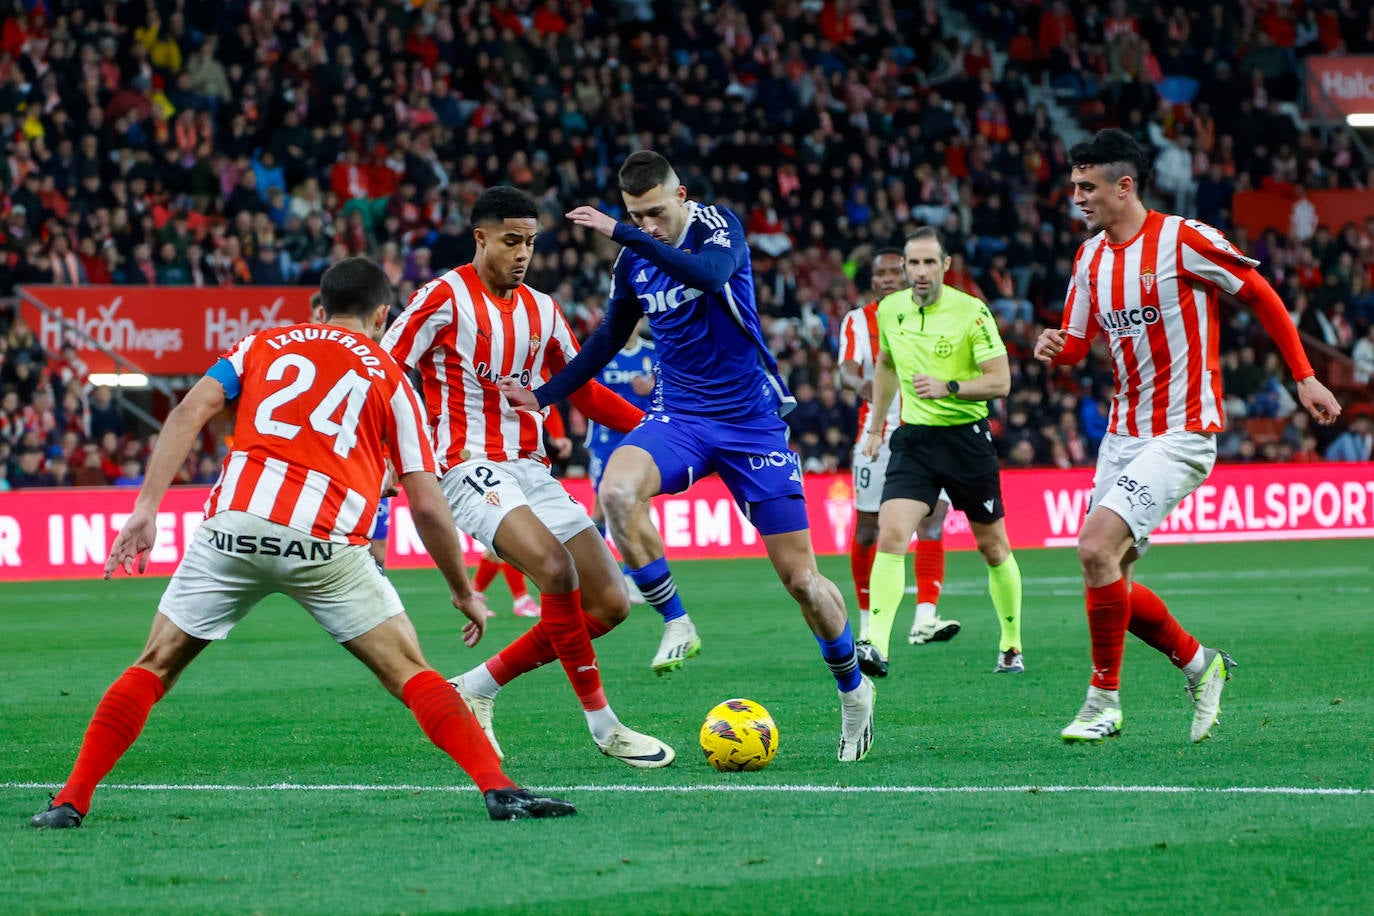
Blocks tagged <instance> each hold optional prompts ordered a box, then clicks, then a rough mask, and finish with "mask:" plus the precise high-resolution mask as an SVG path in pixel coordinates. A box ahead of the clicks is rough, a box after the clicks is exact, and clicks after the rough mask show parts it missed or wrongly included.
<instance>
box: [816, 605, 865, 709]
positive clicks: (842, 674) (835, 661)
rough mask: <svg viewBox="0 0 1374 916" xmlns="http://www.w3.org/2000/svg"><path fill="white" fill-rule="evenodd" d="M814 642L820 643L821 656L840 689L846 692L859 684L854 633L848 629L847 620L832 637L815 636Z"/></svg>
mask: <svg viewBox="0 0 1374 916" xmlns="http://www.w3.org/2000/svg"><path fill="white" fill-rule="evenodd" d="M816 642H818V643H820V644H821V658H823V659H825V663H826V664H827V665H829V666H830V673H831V674H833V675H835V683H836V684H839V685H840V691H841V692H843V693H848V692H849V691H851V690H854V689H855V688H857V687H858V686H859V679H860V675H859V657H858V656H857V655H855V654H854V634H853V632H852V631H850V629H849V621H845V624H844V630H843V631H842V632H841V633H840V635H839V636H836V637H835V638H834V639H822V638H821V637H819V636H817V637H816Z"/></svg>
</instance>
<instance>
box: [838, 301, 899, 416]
mask: <svg viewBox="0 0 1374 916" xmlns="http://www.w3.org/2000/svg"><path fill="white" fill-rule="evenodd" d="M846 361H853V362H855V363H858V365H859V378H860V379H862V380H863V381H865V382H872V381H873V378H874V376H875V375H876V374H877V367H878V300H876V299H875V300H873V301H872V302H870V303H868V304H867V305H865V306H863V307H861V308H856V309H851V310H850V311H849V313H848V314H846V315H845V316H844V320H843V321H842V322H840V362H842V363H843V362H846ZM872 409H873V405H872V403H871V402H869V401H867V400H864V399H863V398H860V399H859V428H858V431H857V432H856V433H855V434H854V438H855V441H856V442H857V441H858V440H860V439H862V438H863V436H864V431H865V430H867V429H868V425H867V424H868V412H869V411H870V410H872ZM901 423H902V399H901V398H893V399H892V406H891V407H890V408H889V409H888V411H887V420H886V421H885V422H884V424H883V439H884V440H886V439H887V437H888V436H889V435H890V434H891V433H892V431H893V430H894V429H896V428H897V427H898V426H900V425H901Z"/></svg>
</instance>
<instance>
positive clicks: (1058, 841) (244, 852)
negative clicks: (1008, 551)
mask: <svg viewBox="0 0 1374 916" xmlns="http://www.w3.org/2000/svg"><path fill="white" fill-rule="evenodd" d="M1018 558H1019V561H1020V564H1021V568H1022V571H1023V574H1024V576H1025V580H1026V600H1025V614H1024V621H1025V624H1024V629H1025V641H1026V659H1027V666H1028V669H1027V672H1026V673H1025V674H1024V675H1022V676H1007V675H996V676H994V675H993V674H992V673H991V669H992V665H993V662H994V654H995V650H996V648H997V646H996V622H995V620H994V618H993V614H992V612H991V609H990V605H989V603H988V600H987V595H986V573H985V571H984V569H983V567H982V564H981V561H980V560H979V558H978V557H977V556H976V555H974V554H967V553H960V554H951V555H950V557H949V569H948V575H947V577H946V578H947V582H948V583H949V584H948V587H947V589H946V592H945V596H944V599H943V601H942V603H941V613H942V614H943V615H944V616H946V617H952V618H955V619H958V620H961V621H962V622H963V625H964V629H963V632H962V633H960V635H959V636H958V637H957V638H956V639H955V640H953V641H952V642H949V643H945V644H937V645H931V646H923V647H911V646H907V645H906V644H905V641H904V640H899V642H900V645H898V646H895V647H894V652H893V670H892V674H891V676H890V677H888V678H887V679H886V680H884V681H880V682H879V683H878V688H879V690H878V707H877V710H878V714H877V732H876V735H877V737H876V743H875V746H874V749H873V751H872V752H871V753H870V754H869V756H868V758H867V759H866V760H864V761H863V762H861V763H859V764H849V765H841V764H839V763H838V762H836V760H835V744H836V739H837V737H838V727H839V725H838V722H839V714H838V704H837V699H836V696H835V691H834V687H833V682H832V681H831V680H830V677H829V675H828V673H827V672H826V670H825V668H824V666H823V664H822V663H821V661H820V658H819V655H818V652H817V648H816V644H815V642H814V640H813V639H812V637H811V636H810V634H809V633H808V632H807V631H806V628H805V627H804V625H803V624H802V622H801V620H800V616H799V614H798V612H797V610H796V608H795V606H794V605H793V604H792V602H791V601H790V600H789V599H788V597H787V595H786V594H785V592H783V590H782V588H781V586H780V585H779V584H778V583H777V581H776V579H775V578H774V577H773V574H772V572H771V570H770V569H769V568H768V567H767V565H766V564H765V563H764V562H762V561H743V560H742V561H732V562H698V563H687V562H682V563H678V564H676V566H675V569H676V573H677V577H678V582H679V585H680V587H681V590H682V593H683V595H684V597H685V599H686V601H687V603H688V606H689V608H690V610H691V612H692V616H693V618H694V619H695V620H696V621H697V625H698V628H699V630H700V631H701V633H702V637H703V639H704V642H705V646H704V649H703V651H702V654H701V655H700V656H699V657H698V658H697V659H694V660H693V661H691V662H689V663H688V665H687V667H686V669H685V670H684V671H682V672H679V673H678V674H676V675H674V676H672V677H670V678H663V679H660V678H656V677H654V676H653V674H652V673H651V672H650V670H649V667H648V662H649V659H650V657H651V656H652V655H653V651H654V649H655V647H656V646H657V642H658V636H659V632H660V626H659V624H658V618H657V617H656V615H654V613H653V611H652V610H650V609H648V608H638V609H636V610H635V612H634V614H633V615H632V616H631V618H630V620H629V621H628V622H627V623H626V624H625V625H624V626H622V627H621V628H619V629H618V630H617V631H615V632H614V633H612V634H610V635H609V636H607V637H606V638H604V639H602V640H599V641H598V643H597V648H598V653H599V655H600V658H601V667H602V674H603V677H604V679H605V682H606V685H607V691H608V694H609V696H610V698H611V701H612V703H613V705H614V706H615V708H616V710H617V711H618V712H619V714H620V715H621V717H622V718H623V719H624V720H625V721H626V722H628V723H630V724H631V725H633V726H635V727H637V728H640V729H642V730H646V731H651V732H653V733H655V734H657V735H659V736H660V737H662V738H664V739H665V740H668V741H669V742H670V743H672V744H674V745H675V746H676V748H677V750H678V752H679V756H678V760H677V762H676V763H675V764H674V765H673V766H672V767H671V768H669V769H667V770H664V771H653V772H639V771H632V770H630V769H628V768H626V767H624V766H623V765H621V764H619V763H617V762H615V761H612V760H610V759H608V758H606V757H603V756H602V755H600V754H598V753H597V752H596V750H595V748H594V746H593V745H592V743H591V740H590V738H589V736H588V734H587V731H586V728H585V725H584V724H583V721H582V716H581V713H580V711H579V709H578V706H577V703H576V700H575V698H574V697H573V694H572V691H571V689H570V688H569V687H568V684H567V681H566V679H565V678H564V676H563V674H562V672H561V670H560V669H559V668H558V667H557V666H549V667H548V668H545V669H541V670H540V671H536V672H534V673H532V674H530V675H527V676H526V677H524V678H521V679H520V680H518V681H517V682H515V683H514V684H513V685H512V686H511V687H510V688H509V689H507V690H506V691H505V692H504V693H503V694H502V696H501V698H500V699H499V700H498V701H497V706H496V727H497V733H498V735H499V736H500V738H501V742H502V744H503V745H504V748H505V751H506V753H507V761H506V763H507V770H508V772H509V773H510V774H511V775H512V776H513V777H514V778H515V779H517V780H519V781H520V782H521V783H523V784H527V785H530V786H534V787H541V788H549V789H557V791H558V792H559V794H561V795H564V796H565V797H567V798H569V799H571V800H573V801H574V802H576V803H577V804H578V806H579V808H580V811H581V813H580V815H579V816H578V817H576V818H571V819H565V820H553V821H538V822H518V823H499V824H498V823H492V822H490V821H488V820H487V819H486V814H485V810H484V808H483V806H482V804H481V800H480V798H479V797H478V795H477V793H476V791H475V790H474V789H472V788H471V787H470V786H469V784H468V783H467V781H466V778H465V777H464V776H463V774H462V773H461V772H460V771H459V770H457V768H456V767H454V766H453V765H452V763H451V761H449V760H448V758H447V757H445V756H443V755H442V754H441V753H440V752H439V751H438V750H436V749H435V748H434V747H432V746H431V745H430V744H429V743H428V742H427V741H426V740H425V739H424V737H423V735H422V734H421V733H420V731H419V729H418V728H417V727H416V725H415V722H414V720H413V719H412V718H411V716H410V714H409V713H408V712H407V711H406V710H405V709H404V708H402V707H401V706H400V704H398V703H396V702H395V701H394V700H393V699H391V698H390V697H389V696H387V695H386V694H385V693H384V692H383V691H382V690H381V688H380V687H379V686H378V685H377V684H376V682H375V681H373V680H372V678H371V676H370V675H369V674H368V672H367V671H366V669H364V668H363V667H362V666H361V665H360V664H358V662H356V661H355V660H354V659H353V658H352V657H351V656H349V655H348V654H347V653H346V652H344V651H342V650H340V649H339V648H338V647H337V646H334V645H333V644H332V642H331V641H330V639H329V638H328V636H327V635H325V634H324V633H323V631H321V630H319V629H318V628H317V627H316V626H315V624H314V623H313V622H312V621H311V620H310V619H309V618H308V616H306V615H305V614H304V612H302V611H300V610H299V609H298V608H297V607H296V606H295V605H293V604H291V603H289V602H288V601H286V600H285V599H280V598H274V599H271V600H269V601H268V602H266V603H264V604H263V605H262V606H260V607H259V608H258V609H257V610H256V611H255V612H254V613H253V614H252V615H251V616H250V617H249V618H248V620H247V621H246V622H245V623H244V624H243V625H242V626H241V627H240V628H239V629H238V630H237V631H236V632H235V633H234V634H233V635H232V637H231V638H230V639H229V640H228V641H227V642H226V643H224V644H222V645H217V646H213V647H211V648H210V649H209V650H207V651H206V653H205V654H204V655H203V656H202V657H201V658H200V659H199V660H198V661H197V662H196V663H195V664H194V665H192V667H191V668H190V670H189V671H188V672H187V674H186V675H185V676H184V677H183V679H182V681H181V683H180V684H178V685H177V687H176V689H175V690H173V691H172V692H171V693H170V694H169V695H168V697H167V698H166V699H164V700H163V701H162V702H161V703H160V704H158V706H157V707H155V708H154V710H153V713H152V716H151V718H150V719H149V723H148V727H147V729H146V730H145V731H144V734H143V737H142V739H141V740H140V741H139V742H138V743H137V744H136V745H134V747H133V749H132V750H131V751H130V752H129V753H128V754H127V755H126V756H125V758H124V759H123V760H122V761H121V762H120V764H119V766H118V767H117V768H116V769H115V771H114V773H112V774H111V776H110V778H109V779H108V781H107V784H106V785H105V786H103V787H102V788H101V789H100V790H99V791H98V792H97V793H96V797H95V805H94V808H93V810H92V812H91V814H90V816H89V817H88V818H87V821H86V823H85V825H84V826H83V827H82V828H81V829H80V830H75V831H36V830H30V829H29V828H28V826H27V821H28V818H29V816H31V815H32V814H33V813H35V812H36V811H38V810H39V809H40V808H41V807H42V806H43V804H44V802H45V801H46V799H47V793H48V791H50V790H51V789H52V788H53V787H55V785H56V784H57V783H59V782H60V781H61V780H62V779H63V778H64V777H65V776H66V774H67V771H68V769H69V768H70V765H71V762H72V759H73V757H74V755H75V752H76V748H77V746H78V744H79V742H80V738H81V732H82V729H83V728H84V727H85V723H86V721H87V719H88V718H89V716H90V713H91V711H92V709H93V708H94V705H95V703H96V701H97V699H98V698H99V696H100V693H101V692H102V691H103V690H104V688H105V687H106V686H107V685H108V684H109V682H110V681H111V680H112V679H113V678H114V677H115V676H116V675H117V674H118V673H119V672H120V671H121V670H122V669H123V668H124V667H126V666H127V665H128V664H129V663H130V662H131V661H132V659H133V658H134V656H135V655H136V653H137V651H138V649H139V647H140V646H141V645H142V642H143V639H144V637H145V635H146V632H147V626H148V622H149V619H150V616H151V613H152V608H153V607H154V605H155V603H156V600H157V596H158V595H159V594H160V591H161V587H162V581H161V580H155V579H149V580H138V579H135V580H129V579H122V578H121V579H120V580H118V581H115V582H109V583H104V582H63V583H44V584H19V585H14V584H10V585H5V586H3V588H2V589H0V595H3V598H0V668H2V669H3V671H4V674H5V677H4V690H3V691H0V735H3V742H2V743H0V747H3V749H4V753H3V755H0V810H2V811H3V819H0V911H2V912H4V913H7V914H8V913H59V912H92V913H266V914H278V913H282V914H285V913H331V914H338V913H458V912H462V913H522V912H530V913H534V912H539V913H557V914H566V913H607V914H636V913H649V914H667V913H727V912H728V913H732V914H738V913H748V914H775V913H790V912H830V913H885V914H892V913H904V912H923V913H924V912H978V911H990V910H993V909H996V908H1002V907H1005V908H1009V909H1010V910H1012V911H1015V912H1055V913H1062V912H1066V911H1067V912H1087V911H1092V912H1108V913H1111V912H1132V913H1137V912H1161V913H1163V912H1168V913H1188V912H1195V911H1200V910H1202V909H1217V908H1221V909H1226V910H1239V911H1245V910H1258V911H1260V912H1302V913H1313V912H1357V911H1367V910H1366V908H1367V906H1368V896H1367V891H1366V890H1365V885H1366V879H1367V874H1368V870H1369V866H1370V862H1371V861H1374V832H1372V831H1371V824H1374V737H1371V735H1374V712H1371V701H1374V668H1372V666H1371V663H1374V658H1371V646H1374V597H1372V593H1371V586H1372V585H1374V581H1372V580H1371V572H1372V571H1371V562H1370V559H1371V549H1370V544H1369V542H1367V541H1325V542H1303V543H1274V544H1233V545H1211V546H1186V547H1158V548H1155V549H1154V550H1153V551H1151V553H1150V554H1149V556H1147V557H1146V558H1145V560H1144V561H1143V562H1142V563H1141V564H1140V566H1139V567H1138V571H1139V573H1140V578H1141V580H1142V581H1144V582H1147V583H1149V584H1151V585H1152V586H1153V587H1154V588H1155V589H1156V591H1158V592H1159V593H1160V594H1161V595H1162V596H1163V597H1164V598H1165V600H1166V601H1168V602H1169V605H1170V607H1171V608H1172V609H1173V610H1174V612H1175V613H1176V615H1177V616H1178V617H1179V618H1180V620H1182V621H1183V623H1184V625H1185V626H1187V627H1188V628H1189V629H1190V630H1192V631H1193V632H1194V633H1195V634H1196V635H1198V636H1199V637H1200V638H1201V639H1202V640H1203V641H1204V642H1206V643H1208V644H1211V645H1217V646H1221V647H1224V648H1226V649H1227V650H1229V651H1230V652H1231V653H1232V654H1233V655H1234V656H1235V658H1236V660H1237V661H1238V662H1239V664H1240V667H1239V668H1238V669H1237V671H1236V675H1235V678H1234V679H1233V680H1232V682H1231V684H1230V685H1229V687H1228V688H1227V691H1226V694H1225V696H1224V697H1223V704H1222V706H1223V714H1222V718H1221V721H1220V723H1219V724H1218V726H1217V728H1216V729H1215V731H1214V737H1213V738H1212V739H1211V740H1209V741H1206V742H1204V743H1202V744H1200V745H1196V746H1194V745H1191V744H1189V743H1188V723H1189V715H1190V713H1189V709H1188V706H1187V702H1186V699H1185V697H1184V694H1183V690H1182V687H1183V682H1182V676H1181V675H1180V674H1179V673H1178V672H1177V671H1176V670H1175V669H1174V668H1173V667H1172V666H1170V665H1169V664H1168V663H1167V661H1165V660H1164V659H1163V658H1160V657H1159V656H1158V655H1157V654H1155V653H1154V652H1152V651H1151V650H1149V649H1148V648H1146V647H1145V646H1143V645H1142V644H1140V643H1139V642H1136V641H1133V640H1132V641H1130V642H1128V648H1127V652H1126V665H1125V669H1124V686H1125V689H1124V690H1123V697H1122V699H1123V705H1124V710H1125V716H1126V720H1125V728H1124V733H1123V735H1122V737H1121V738H1120V739H1118V740H1112V741H1108V742H1106V743H1104V744H1102V745H1100V746H1096V747H1070V746H1066V745H1064V744H1062V743H1061V742H1060V741H1059V740H1058V732H1059V729H1060V728H1061V727H1062V726H1063V725H1064V724H1065V723H1066V722H1067V721H1068V720H1069V719H1070V718H1071V717H1072V715H1073V713H1074V712H1075V711H1076V710H1077V708H1078V704H1079V702H1080V701H1081V699H1082V694H1083V690H1084V688H1085V686H1086V678H1087V675H1088V637H1087V626H1086V622H1085V619H1084V614H1083V606H1082V599H1081V584H1080V582H1079V579H1078V574H1077V564H1076V561H1075V558H1074V555H1073V553H1072V551H1066V550H1060V551H1022V552H1021V553H1020V554H1019V555H1018ZM823 569H824V571H825V572H826V573H827V575H829V576H831V577H832V578H833V579H834V580H835V581H836V582H837V583H838V584H839V585H840V586H841V589H842V590H843V591H844V592H845V594H846V596H847V597H849V596H850V595H851V593H852V588H851V586H850V582H849V573H848V560H847V558H844V557H829V558H825V559H824V560H823ZM394 579H395V581H396V583H397V586H398V588H399V589H400V591H401V593H402V596H403V597H404V598H405V599H406V603H407V605H408V606H409V608H410V610H411V615H412V617H413V618H414V619H415V621H416V624H417V626H418V628H419V631H420V635H421V640H422V642H423V644H424V646H425V649H426V653H427V655H428V657H429V659H430V661H431V663H433V664H434V665H435V666H436V667H438V668H439V669H440V670H441V671H443V672H444V673H445V674H448V675H452V674H456V673H458V672H460V671H463V670H466V669H467V668H468V667H469V666H471V665H473V664H475V663H477V662H478V661H480V660H482V659H484V658H486V657H487V655H488V654H490V653H491V652H494V651H495V650H496V649H498V648H500V646H502V645H504V644H505V642H506V641H508V640H509V639H510V638H512V637H513V636H514V635H515V634H516V633H518V632H519V631H520V629H521V628H522V627H523V626H525V625H527V623H526V621H522V620H518V619H516V618H515V617H513V616H511V615H510V614H509V613H508V612H507V613H503V614H502V616H500V617H498V618H496V619H495V620H493V622H492V627H491V629H490V631H489V633H488V636H487V638H486V640H485V641H484V642H483V644H482V645H480V646H479V647H478V648H477V649H475V650H468V649H465V648H464V647H463V645H462V643H461V640H460V638H459V621H460V620H461V617H460V615H458V614H457V612H455V611H452V610H451V609H447V608H446V606H445V602H444V595H445V591H444V589H443V587H442V582H441V580H440V578H439V576H438V574H437V573H435V572H428V571H424V572H405V573H396V574H394ZM850 600H851V605H852V598H850ZM492 603H493V605H495V606H497V607H498V608H502V609H503V610H506V609H508V605H505V604H503V597H498V594H497V593H493V596H492ZM909 615H910V610H909V604H908V609H907V610H906V611H905V613H904V615H903V617H902V618H899V620H898V623H897V628H896V632H897V633H899V634H900V633H904V632H905V628H906V627H907V626H908V625H909V622H910V616H909ZM732 696H745V697H749V698H752V699H755V700H758V701H759V702H761V703H763V704H764V705H765V706H767V707H768V709H769V711H770V712H772V714H773V716H774V718H775V719H776V721H777V723H778V727H779V730H780V733H781V744H780V750H779V752H778V756H777V758H776V760H775V761H774V763H773V765H772V766H771V767H769V768H768V769H766V770H764V771H762V772H758V773H742V774H729V775H725V774H720V773H716V772H715V771H713V770H711V769H710V768H709V767H707V765H706V764H705V762H704V760H703V759H702V756H701V754H700V752H699V750H698V749H697V745H696V740H697V738H696V735H697V729H698V727H699V726H700V723H701V719H702V717H703V716H704V715H705V713H706V711H707V710H708V709H709V708H710V707H711V706H713V705H714V704H715V703H717V702H719V701H720V700H723V699H726V698H728V697H732ZM1340 790H1347V791H1340Z"/></svg>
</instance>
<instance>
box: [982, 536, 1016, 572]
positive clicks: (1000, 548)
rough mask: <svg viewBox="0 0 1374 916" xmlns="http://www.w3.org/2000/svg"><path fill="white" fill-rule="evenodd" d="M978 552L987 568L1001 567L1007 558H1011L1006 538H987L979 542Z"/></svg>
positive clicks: (1009, 546)
mask: <svg viewBox="0 0 1374 916" xmlns="http://www.w3.org/2000/svg"><path fill="white" fill-rule="evenodd" d="M978 552H979V553H981V554H982V555H983V562H985V563H987V564H988V565H989V566H1001V565H1002V564H1003V563H1005V562H1007V557H1009V556H1011V545H1010V544H1008V543H1007V541H1006V538H988V539H987V540H979V542H978Z"/></svg>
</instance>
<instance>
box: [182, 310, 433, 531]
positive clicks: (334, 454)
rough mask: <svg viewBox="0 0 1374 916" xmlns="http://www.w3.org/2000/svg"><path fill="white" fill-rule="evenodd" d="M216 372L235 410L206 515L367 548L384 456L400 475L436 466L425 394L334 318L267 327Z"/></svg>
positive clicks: (380, 351)
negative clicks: (231, 514)
mask: <svg viewBox="0 0 1374 916" xmlns="http://www.w3.org/2000/svg"><path fill="white" fill-rule="evenodd" d="M230 372H232V377H231V376H230V374H229V373H230ZM210 374H211V375H212V376H213V377H215V378H217V379H219V380H220V381H221V383H224V384H225V391H226V394H228V395H230V396H231V397H232V396H234V395H235V394H238V395H239V405H238V417H237V419H236V421H235V423H234V441H233V450H232V451H231V452H230V453H229V454H228V455H227V456H226V457H225V460H224V466H223V468H222V469H221V470H220V476H219V480H218V481H217V482H216V483H215V486H214V487H213V488H212V489H211V490H210V498H209V499H208V500H207V501H206V503H205V515H206V517H207V518H208V517H210V516H212V515H217V514H218V513H220V512H226V511H229V510H235V511H239V512H248V513H250V514H252V515H256V516H258V517H259V518H265V519H267V520H268V521H272V522H276V523H278V524H280V525H286V526H288V527H290V528H294V529H296V530H297V531H301V532H304V533H307V534H309V535H311V536H312V537H317V538H321V539H324V540H330V541H334V542H336V543H349V544H365V543H367V540H368V538H369V536H370V535H371V533H372V524H373V519H374V516H375V515H376V512H377V500H378V498H379V497H380V496H381V493H382V478H383V475H384V474H385V473H386V459H387V458H390V459H391V462H392V465H393V466H394V467H395V469H396V473H397V476H402V475H405V474H410V473H414V472H417V471H428V472H429V473H431V474H433V473H435V466H434V452H433V450H432V449H431V448H430V444H429V440H428V438H427V437H426V436H425V429H424V422H425V421H424V413H423V411H422V409H421V407H420V399H419V398H418V397H417V396H416V395H415V391H414V389H412V388H411V387H410V383H409V382H408V381H406V378H405V374H404V373H403V372H402V371H401V368H400V367H399V366H397V365H396V363H395V361H394V360H392V358H391V357H390V356H388V355H387V353H386V351H385V350H383V349H382V348H381V347H380V346H378V345H377V343H375V342H374V341H373V340H371V339H370V338H369V337H367V336H366V335H364V334H358V333H355V332H353V331H349V330H347V329H346V328H340V327H335V326H331V325H327V324H324V325H320V324H298V325H292V326H290V327H285V328H278V329H275V330H271V331H259V332H257V333H255V334H250V335H248V336H247V337H245V338H244V339H243V340H241V341H239V342H238V343H237V344H236V345H234V347H233V348H232V349H230V350H229V351H228V352H226V353H225V354H224V356H223V357H222V358H221V360H220V362H219V363H217V364H216V365H215V367H214V368H212V369H211V370H210ZM235 379H237V383H238V385H237V391H236V390H234V389H235V384H234V382H235Z"/></svg>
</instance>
